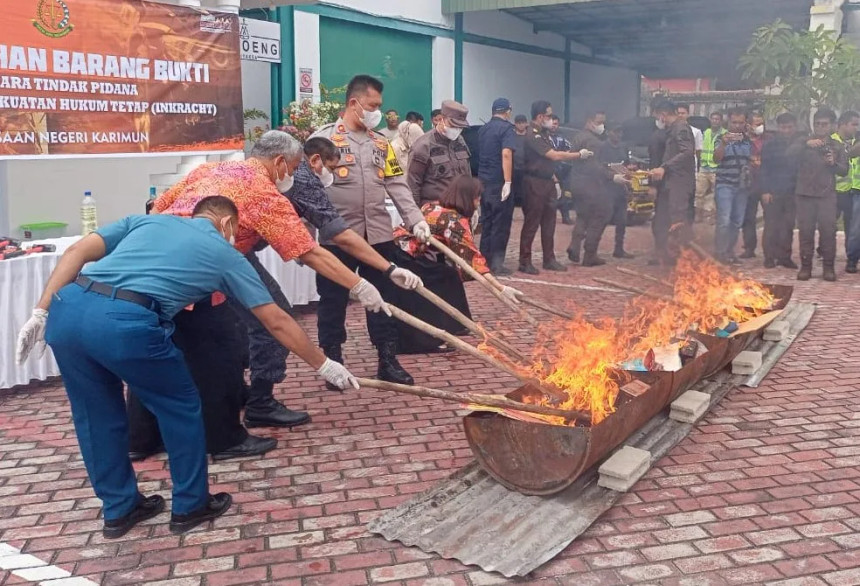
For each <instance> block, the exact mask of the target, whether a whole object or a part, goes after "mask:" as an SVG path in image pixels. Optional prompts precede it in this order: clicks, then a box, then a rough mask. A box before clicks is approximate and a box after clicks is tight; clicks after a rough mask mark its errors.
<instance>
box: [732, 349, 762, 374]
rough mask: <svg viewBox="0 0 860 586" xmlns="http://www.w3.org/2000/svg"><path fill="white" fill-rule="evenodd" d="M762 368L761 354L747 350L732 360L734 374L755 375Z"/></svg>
mask: <svg viewBox="0 0 860 586" xmlns="http://www.w3.org/2000/svg"><path fill="white" fill-rule="evenodd" d="M759 368H761V352H751V351H749V350H745V351H743V352H741V353H740V354H738V355H737V356H736V357H735V359H734V360H732V374H755V372H756V371H757V370H758V369H759Z"/></svg>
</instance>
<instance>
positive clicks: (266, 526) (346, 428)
mask: <svg viewBox="0 0 860 586" xmlns="http://www.w3.org/2000/svg"><path fill="white" fill-rule="evenodd" d="M558 231H559V242H558V245H557V248H558V249H559V250H563V248H564V246H565V245H566V242H567V238H568V234H569V229H568V228H567V227H565V226H561V225H559V230H558ZM708 231H710V230H709V229H707V228H705V230H704V231H703V232H708ZM611 232H612V229H611V228H610V229H609V230H608V233H607V235H606V238H605V240H604V245H605V246H606V247H607V250H606V252H607V253H608V252H609V249H608V247H609V246H611V241H612V233H611ZM514 233H515V236H516V235H518V234H519V223H517V224H516V225H515V229H514ZM629 234H630V235H629V241H630V247H629V248H630V249H631V250H633V251H634V252H637V253H639V254H640V255H644V254H645V253H646V251H647V250H648V248H649V246H650V232H649V230H648V228H647V227H638V228H632V229H631V230H630V233H629ZM705 238H707V236H706V235H705ZM515 246H516V240H514V242H512V246H511V251H513V250H514V249H515ZM513 258H514V256H513V254H512V253H511V254H509V259H511V260H509V263H511V262H512V259H513ZM626 262H627V263H628V264H629V265H631V266H638V267H642V268H643V269H644V265H645V260H644V257H643V256H640V257H639V258H637V259H636V260H635V261H626ZM759 263H760V261H756V262H752V261H749V262H748V267H747V270H748V273H749V274H751V275H754V276H756V277H758V278H761V279H763V280H767V281H769V282H780V283H787V284H792V285H796V286H797V290H796V297H797V298H798V299H801V300H804V301H815V302H818V303H819V310H818V312H817V313H816V315H815V318H814V319H813V321H812V323H811V324H810V326H809V328H808V329H807V330H806V332H805V333H804V334H803V336H802V337H801V338H800V339H799V340H798V341H797V342H796V343H795V344H794V346H793V347H792V348H791V350H790V352H789V353H788V354H787V355H786V356H785V357H784V358H783V360H782V361H781V362H780V363H779V364H778V365H777V366H776V368H775V369H774V370H773V371H772V373H771V374H770V376H769V377H768V378H767V379H766V380H765V381H764V383H763V384H762V385H761V387H760V388H758V389H737V390H735V391H733V392H732V393H731V394H730V395H729V396H728V397H727V398H726V399H725V400H724V401H723V402H722V403H721V404H720V405H719V406H718V407H716V408H715V409H713V410H712V411H711V413H710V414H708V415H707V416H706V417H705V418H704V419H703V420H702V421H701V422H700V423H699V425H697V427H696V429H695V430H694V431H693V432H692V433H691V434H690V436H689V437H688V438H687V439H685V440H684V441H683V442H681V444H679V445H678V446H677V447H676V448H675V449H673V450H672V451H671V452H670V453H669V454H668V455H667V456H666V457H664V458H663V459H661V460H660V461H659V462H657V464H656V465H655V466H654V467H653V468H652V469H651V471H650V472H649V473H648V474H647V475H646V476H645V477H644V478H643V479H642V480H641V481H640V482H639V483H637V484H636V486H635V487H634V488H633V489H632V491H631V492H630V493H628V494H627V495H626V496H625V497H624V498H623V499H622V500H621V501H620V503H619V504H618V506H616V507H615V508H613V509H612V510H610V511H609V512H608V513H607V514H606V515H604V516H603V517H602V518H601V519H600V520H599V521H598V522H597V523H596V524H595V525H594V526H593V527H592V528H591V529H590V530H589V531H588V532H587V533H586V534H585V535H583V536H582V537H581V538H580V539H579V540H577V541H576V542H575V543H574V544H572V545H571V546H570V547H569V548H567V550H565V551H564V552H563V553H562V554H561V555H560V556H558V558H556V559H555V560H553V561H552V562H550V563H548V564H546V565H545V566H544V567H543V568H541V569H540V570H538V571H536V572H535V573H534V575H533V576H530V577H529V578H528V579H525V580H517V581H509V580H506V579H504V578H502V577H500V576H498V575H494V574H488V573H484V572H482V571H481V570H480V569H478V568H475V567H464V566H463V565H462V564H460V563H458V562H456V561H451V560H444V559H440V558H439V557H437V556H435V555H427V554H424V553H422V552H421V551H419V550H417V549H412V548H407V547H404V546H402V545H400V544H397V543H388V542H386V541H385V540H383V539H381V538H379V537H376V536H373V535H370V534H369V533H368V532H367V531H366V530H365V526H366V523H367V522H368V521H370V520H371V519H373V518H374V517H376V516H377V515H379V514H380V512H381V511H384V510H387V509H390V508H392V507H394V506H396V505H398V504H400V503H402V502H404V501H407V500H409V499H410V498H412V496H413V495H414V494H416V493H418V492H420V491H423V490H425V489H427V488H430V487H432V486H433V485H434V484H435V483H437V482H438V481H439V480H440V479H442V478H445V477H446V476H448V475H449V474H450V473H452V472H453V471H455V470H457V469H458V468H460V467H462V466H463V465H465V464H467V463H468V462H470V461H471V459H472V458H471V452H470V450H469V448H468V446H467V445H466V442H465V439H464V436H463V433H462V431H461V427H460V419H459V417H458V415H457V412H456V410H455V409H454V408H453V407H452V406H449V405H446V404H441V403H438V402H429V401H427V402H423V401H412V400H408V399H406V398H405V397H402V396H392V395H390V394H386V393H381V392H376V391H372V390H364V391H361V392H350V393H346V394H338V393H332V392H328V391H325V390H324V389H323V385H322V384H321V383H320V382H319V381H318V380H317V378H316V377H315V376H314V375H313V374H312V373H311V371H310V369H309V368H308V367H306V366H304V365H302V364H299V361H298V360H296V359H295V358H292V357H291V358H290V363H289V367H290V368H289V378H288V380H287V381H286V382H285V383H284V384H283V385H281V386H280V387H279V388H278V389H277V395H278V397H279V398H281V399H283V400H284V401H286V402H287V404H289V405H291V406H293V407H297V408H305V409H308V410H310V412H311V413H312V415H313V423H312V424H311V425H308V426H305V427H302V428H300V429H298V430H295V431H293V432H288V431H269V430H265V431H266V432H267V435H272V436H275V437H277V438H278V439H279V440H280V444H279V448H278V450H277V451H274V452H271V453H270V454H268V455H267V456H266V457H264V458H255V459H249V460H244V461H234V462H225V463H219V464H215V465H213V466H211V467H210V473H211V478H212V482H213V489H214V490H227V491H230V492H232V493H233V495H234V499H235V503H236V504H235V505H234V507H233V508H232V509H231V511H230V512H229V514H228V515H226V516H225V517H223V518H221V519H219V520H218V521H217V522H216V523H215V527H214V529H212V530H209V531H198V532H194V533H191V534H189V535H186V536H183V537H176V536H172V535H170V534H169V533H168V531H167V526H166V521H167V516H166V515H164V516H162V517H159V518H158V519H156V520H155V522H150V523H148V524H147V525H146V526H143V527H140V528H138V529H136V530H134V531H132V532H131V533H129V534H128V535H127V536H126V537H125V538H123V539H122V540H119V541H105V540H104V539H102V537H101V535H100V532H99V529H100V527H101V521H100V519H99V502H98V500H97V499H95V498H94V496H93V494H92V492H91V490H90V488H89V485H88V484H87V481H86V474H85V471H84V469H83V465H82V462H81V459H80V454H79V452H78V448H77V445H76V442H75V437H74V432H73V429H72V423H71V420H70V416H69V408H68V403H67V401H66V399H65V396H64V393H63V389H62V386H61V383H60V382H59V381H56V382H52V383H48V384H42V385H34V386H31V387H27V388H18V389H14V390H10V391H0V542H5V543H8V544H9V545H11V546H14V547H16V548H19V549H21V550H22V551H23V552H24V553H26V554H32V555H33V556H36V557H38V558H40V559H42V560H44V561H45V562H48V563H50V564H53V565H56V566H59V567H60V568H63V569H65V570H68V571H69V572H71V573H72V575H73V576H78V577H85V578H89V579H90V580H92V581H94V582H98V583H101V584H105V585H119V584H158V585H165V586H166V585H171V586H186V585H189V586H190V585H203V584H205V585H209V586H216V585H219V586H220V585H228V584H280V585H284V586H293V585H295V586H298V585H303V586H321V585H326V584H328V585H337V586H351V585H364V584H389V585H401V586H419V585H423V586H484V585H489V584H505V583H509V582H511V583H518V584H532V583H533V584H546V585H551V584H552V585H555V584H576V585H577V586H585V585H589V584H631V583H650V584H665V585H674V584H678V585H680V584H689V585H697V586H698V585H723V584H739V583H740V584H761V583H772V584H782V585H786V586H788V585H797V586H800V585H818V584H827V585H830V586H842V585H848V584H860V467H858V464H860V419H858V418H857V417H855V409H854V405H855V404H856V403H857V402H858V398H860V393H858V385H860V355H858V352H857V348H858V346H860V333H858V332H860V327H858V326H860V312H858V310H857V300H858V292H860V290H858V286H860V277H857V276H850V275H844V274H840V281H839V282H838V283H835V284H830V283H824V282H822V281H821V280H819V279H816V280H813V281H810V282H808V283H803V284H798V283H797V282H796V281H794V275H793V274H792V273H791V272H788V271H784V270H776V271H765V270H763V269H761V268H760V264H759ZM840 273H841V271H840ZM816 274H817V276H818V275H820V267H817V271H816ZM597 275H601V276H606V277H610V276H611V278H613V279H617V280H622V281H624V280H626V279H627V278H625V276H624V275H621V274H618V273H617V272H616V271H614V269H613V268H612V267H611V266H609V267H602V268H600V269H583V268H581V267H573V268H572V269H571V270H570V271H569V272H568V273H567V274H564V275H547V274H542V275H541V276H540V277H539V278H540V279H543V280H546V281H552V282H557V283H564V284H580V285H582V284H593V283H592V282H591V277H592V276H597ZM518 286H519V287H520V288H521V289H523V290H525V291H527V292H528V293H530V294H532V295H536V296H540V297H542V298H544V299H546V300H549V301H551V302H553V303H556V304H559V305H564V304H570V305H576V306H577V307H579V308H581V309H582V311H584V312H585V314H586V315H588V316H594V317H596V316H598V315H606V314H609V315H617V314H618V313H619V312H620V310H621V308H622V306H623V303H624V302H625V301H626V300H627V299H629V296H627V295H626V294H620V293H607V292H600V291H587V290H583V289H575V288H560V287H551V286H546V285H534V284H525V283H519V284H518ZM468 293H469V297H470V299H471V300H472V307H473V311H474V313H475V316H476V318H477V319H479V320H483V321H486V322H488V323H496V322H499V321H501V320H502V319H504V314H503V312H502V311H501V310H500V309H499V307H498V306H497V305H496V304H495V303H494V302H493V300H492V299H491V298H489V297H488V296H487V295H486V294H484V292H483V291H481V290H480V289H478V288H477V287H476V286H475V285H474V284H470V285H468ZM300 320H301V322H302V324H303V325H304V326H305V327H306V328H307V329H308V331H309V332H314V331H315V327H314V325H315V320H314V316H313V314H312V312H309V311H306V312H304V313H302V314H301V315H300ZM504 329H505V331H506V332H507V335H508V338H509V339H510V340H512V341H514V342H515V343H516V344H517V345H519V346H520V347H521V348H523V349H527V348H528V347H529V340H530V339H531V338H532V332H531V330H529V329H528V328H526V327H521V326H517V325H511V324H510V322H507V323H506V324H505V325H504ZM349 331H350V337H351V339H350V341H349V343H348V346H347V347H346V355H347V361H348V365H349V367H350V368H351V369H352V370H353V372H355V373H356V374H359V375H362V376H372V375H373V374H374V373H375V360H374V356H373V352H372V351H371V347H370V344H369V341H368V338H367V334H366V331H365V328H364V323H363V317H362V316H361V315H360V312H359V311H358V310H356V309H355V308H352V309H351V310H350V313H349ZM403 363H404V365H405V366H406V367H407V368H408V369H409V370H410V371H411V372H412V373H413V374H414V375H415V378H416V381H417V382H418V383H425V384H432V385H433V386H437V387H451V388H455V389H459V390H464V391H465V390H472V391H500V390H502V389H505V388H508V389H512V388H514V382H513V380H512V379H510V378H508V377H506V376H504V375H500V374H498V373H496V372H495V371H493V370H489V369H488V368H486V367H484V366H483V365H482V364H480V363H478V362H476V361H475V360H473V359H470V358H467V357H463V356H460V355H446V356H445V357H443V358H433V359H430V358H428V357H425V356H417V357H406V358H404V359H403ZM136 469H137V471H138V473H139V479H140V482H141V488H142V489H143V490H144V491H145V492H150V491H158V492H160V493H161V494H164V495H165V496H167V495H169V483H168V473H167V469H166V462H165V460H164V459H163V457H162V458H158V459H154V460H150V461H146V462H144V463H141V464H139V465H137V466H136ZM0 583H2V584H4V585H12V584H23V583H26V581H25V580H23V579H22V578H20V577H17V576H15V575H11V574H9V573H8V572H7V573H3V572H2V571H0ZM58 584H59V583H58Z"/></svg>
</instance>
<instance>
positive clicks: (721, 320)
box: [525, 251, 775, 425]
mask: <svg viewBox="0 0 860 586" xmlns="http://www.w3.org/2000/svg"><path fill="white" fill-rule="evenodd" d="M774 301H775V298H774V296H773V294H772V293H771V292H770V291H769V290H768V289H767V288H765V287H764V286H763V285H761V284H760V283H757V282H755V281H751V280H748V279H741V278H737V277H734V276H732V275H730V274H728V273H727V272H726V271H725V270H724V269H722V268H721V267H719V266H717V265H716V264H715V263H713V262H712V261H709V260H704V261H703V260H701V259H700V258H699V257H698V256H696V255H694V254H693V253H692V252H690V251H684V252H683V253H682V255H681V257H680V258H679V260H678V263H677V266H676V269H675V273H674V297H673V300H672V301H671V302H670V301H663V300H659V299H657V300H655V299H652V298H649V297H639V298H637V299H635V300H634V301H633V302H631V303H630V304H629V305H628V306H627V308H626V311H625V312H624V317H622V319H621V320H618V321H615V320H611V319H602V320H599V321H597V322H596V323H592V322H589V321H587V320H586V319H584V318H583V316H582V315H581V314H579V315H577V316H576V317H575V318H574V319H573V320H570V321H568V322H563V323H559V322H555V323H553V324H552V325H551V326H549V327H547V328H543V329H542V330H541V332H540V337H539V341H538V344H537V345H536V347H535V349H534V363H533V364H532V365H531V367H530V369H529V370H528V372H527V374H528V375H530V376H534V377H535V378H537V379H538V380H539V381H541V383H542V384H544V385H549V386H552V387H556V388H558V389H560V390H561V391H563V393H564V396H565V399H564V400H563V402H562V403H561V404H552V406H553V407H556V408H560V409H568V410H577V411H590V413H591V421H592V424H597V423H600V422H601V421H603V420H604V419H605V418H606V417H607V416H609V415H610V414H612V413H614V412H615V403H616V400H617V398H618V393H619V391H620V385H623V384H624V383H625V382H626V381H625V380H624V379H623V378H621V380H619V376H620V373H619V369H620V365H621V364H622V363H623V362H626V361H628V360H633V359H636V358H643V357H644V355H645V353H646V352H648V350H650V349H652V348H657V347H662V346H665V345H667V344H670V343H672V342H673V341H677V340H683V339H684V338H685V337H686V336H687V334H688V332H690V331H699V332H704V333H708V334H714V333H715V332H716V331H717V330H720V329H722V328H724V327H726V325H728V324H729V322H735V323H737V324H740V323H743V322H746V321H749V320H750V319H753V318H755V317H758V316H759V315H762V314H764V313H766V312H768V311H770V310H771V309H772V307H773V304H774ZM525 400H526V401H527V402H534V403H538V404H544V405H549V404H550V403H551V400H550V398H548V397H545V396H540V397H532V398H528V399H525ZM542 418H543V419H545V420H546V422H547V423H552V424H556V425H564V424H565V422H564V421H563V419H561V418H557V417H542Z"/></svg>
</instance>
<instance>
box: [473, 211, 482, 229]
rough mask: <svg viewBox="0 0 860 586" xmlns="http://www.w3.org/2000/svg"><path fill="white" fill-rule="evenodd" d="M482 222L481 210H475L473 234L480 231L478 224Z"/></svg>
mask: <svg viewBox="0 0 860 586" xmlns="http://www.w3.org/2000/svg"><path fill="white" fill-rule="evenodd" d="M480 221H481V210H475V213H474V214H472V219H471V224H472V232H474V231H475V230H477V229H478V222H480Z"/></svg>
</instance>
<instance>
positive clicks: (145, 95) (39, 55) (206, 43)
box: [0, 0, 244, 158]
mask: <svg viewBox="0 0 860 586" xmlns="http://www.w3.org/2000/svg"><path fill="white" fill-rule="evenodd" d="M4 4H5V6H4V7H3V16H2V18H0V158H8V157H15V156H21V155H43V156H50V155H104V154H115V153H128V154H141V153H165V152H170V153H176V152H193V151H220V150H241V149H242V148H243V146H244V129H243V118H242V80H241V69H240V68H241V61H240V58H239V20H238V17H237V16H236V15H232V14H226V13H222V12H207V11H205V10H197V9H193V8H186V7H181V6H170V5H166V4H160V3H156V2H143V1H139V0H15V1H14V2H4Z"/></svg>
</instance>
